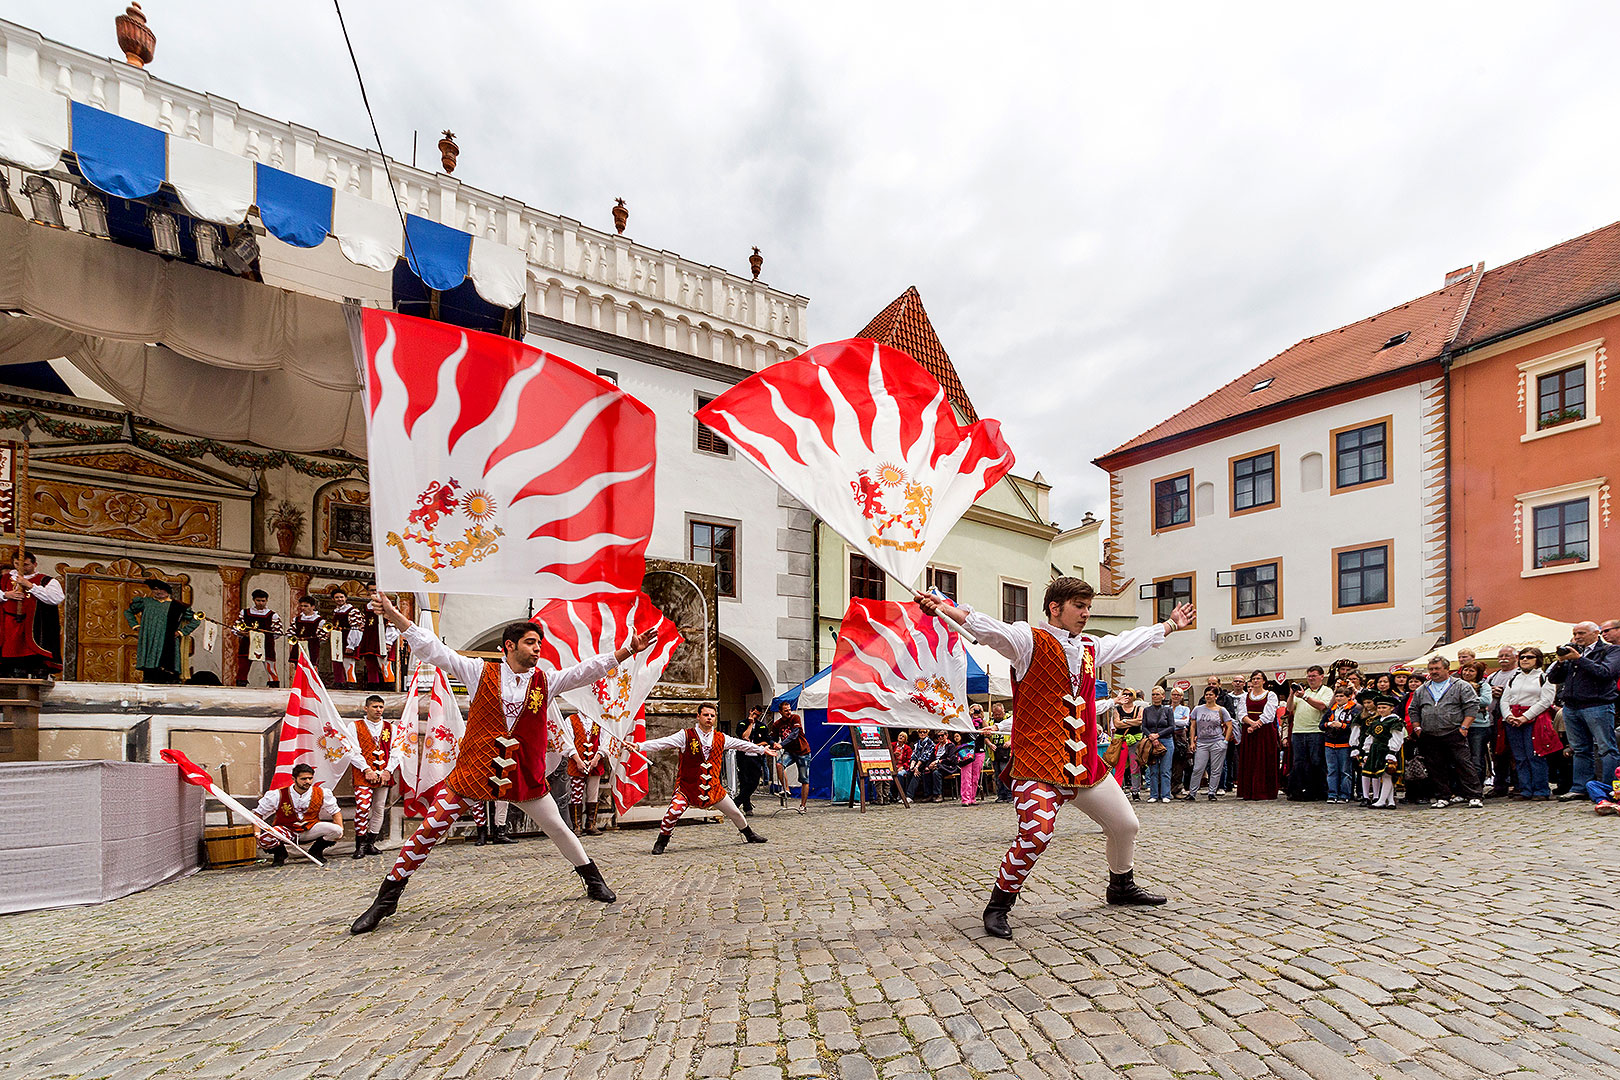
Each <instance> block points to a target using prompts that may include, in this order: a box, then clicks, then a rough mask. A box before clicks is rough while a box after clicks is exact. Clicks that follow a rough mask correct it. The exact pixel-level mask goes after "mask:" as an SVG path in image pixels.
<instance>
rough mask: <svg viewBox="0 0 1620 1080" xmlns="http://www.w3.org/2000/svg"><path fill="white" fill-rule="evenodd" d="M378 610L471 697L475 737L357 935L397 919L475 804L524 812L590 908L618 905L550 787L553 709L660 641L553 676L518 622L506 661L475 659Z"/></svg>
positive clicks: (465, 742)
mask: <svg viewBox="0 0 1620 1080" xmlns="http://www.w3.org/2000/svg"><path fill="white" fill-rule="evenodd" d="M371 603H372V604H373V605H374V606H375V608H376V610H377V612H378V613H379V614H380V615H381V616H382V617H383V618H384V619H386V620H388V623H389V624H390V625H391V626H393V627H394V628H396V629H398V630H400V631H403V632H404V634H405V641H406V642H407V643H408V644H409V645H410V647H411V654H412V655H413V656H415V657H417V658H418V659H420V660H422V661H424V662H425V663H429V664H432V665H434V666H435V667H439V668H442V669H444V671H445V673H446V674H448V675H450V676H453V677H454V678H456V679H459V680H460V681H461V683H462V685H463V686H466V687H468V688H469V689H470V690H471V696H470V698H469V700H468V702H467V730H466V732H465V733H464V734H463V735H462V738H461V746H460V748H459V750H457V752H456V763H455V766H454V767H453V768H452V769H451V770H450V775H449V776H447V777H445V778H444V786H445V789H446V790H445V792H444V794H442V795H440V796H439V797H438V799H436V800H435V801H434V803H433V805H432V806H431V807H430V808H429V809H428V811H427V813H426V815H424V817H423V819H422V824H421V826H420V827H419V828H418V829H417V830H416V832H415V833H413V834H412V835H411V838H410V839H409V840H407V841H406V842H405V846H404V847H402V848H400V851H399V859H398V860H397V861H396V862H395V863H394V868H393V869H392V870H390V871H389V872H388V876H387V877H386V878H385V879H384V880H383V883H382V887H381V888H380V889H378V890H377V899H376V900H375V901H374V902H373V903H372V905H371V907H369V908H367V909H366V910H365V912H364V913H362V914H361V916H360V917H359V918H358V919H356V920H355V921H354V925H353V926H351V927H349V932H350V933H351V934H364V933H368V932H370V931H372V930H375V929H376V928H377V924H378V923H380V922H382V920H383V919H385V918H387V917H388V916H390V915H392V914H393V913H394V909H395V908H396V907H397V906H398V904H399V895H400V893H402V892H404V891H405V883H406V882H407V881H409V880H410V876H411V874H413V873H414V872H415V871H416V869H417V867H419V866H421V865H422V863H423V862H425V861H426V860H427V857H428V853H429V852H431V851H432V850H433V847H434V845H436V844H437V843H438V842H439V841H440V840H443V839H444V836H445V834H446V833H447V832H449V831H450V826H451V825H452V824H453V823H454V822H455V820H456V818H458V817H460V816H461V814H462V813H464V812H467V811H468V810H469V809H470V808H471V806H472V805H473V804H474V803H476V802H479V801H482V800H487V799H501V800H506V801H510V802H513V803H516V804H517V805H518V806H519V807H520V808H521V809H522V810H523V812H524V813H525V814H527V815H528V816H529V819H530V820H532V821H533V822H534V823H535V824H537V825H539V826H540V828H541V829H542V830H544V832H545V834H546V835H547V836H548V837H550V838H551V842H552V843H554V844H556V845H557V850H558V851H560V852H562V854H563V857H564V858H566V859H567V860H568V861H569V862H570V863H571V864H572V865H573V867H574V872H575V873H577V874H579V876H580V877H581V878H582V879H583V880H584V882H585V888H586V895H588V896H589V897H590V898H591V899H592V900H598V901H600V902H602V903H604V904H611V903H613V901H614V900H616V899H618V898H617V897H616V896H614V894H613V890H612V889H610V888H608V885H607V882H606V881H604V880H602V872H601V871H600V870H598V869H597V868H596V864H595V863H593V862H592V861H591V859H590V856H588V855H586V854H585V846H584V845H583V844H581V843H580V842H579V837H577V836H575V835H574V834H573V833H572V832H571V831H569V828H568V825H567V824H566V823H565V822H564V821H563V819H562V814H561V813H559V812H558V810H557V802H556V800H555V799H553V798H552V797H551V792H550V790H549V788H548V786H547V784H546V775H547V773H548V772H549V770H548V769H547V768H546V749H547V747H546V741H547V727H548V724H547V709H548V708H549V707H550V704H551V701H552V699H553V697H554V696H555V695H557V694H561V693H565V692H567V691H569V690H572V689H574V688H575V687H579V686H589V685H590V684H591V683H594V682H595V681H596V680H598V679H603V678H606V677H607V676H608V675H609V674H611V673H612V672H613V671H614V670H615V669H617V668H618V666H619V665H620V664H622V663H624V662H625V661H626V660H628V659H630V657H632V656H634V655H635V654H636V653H638V652H641V651H642V650H643V649H645V648H647V646H649V645H651V644H652V642H653V635H651V634H637V635H636V636H635V637H633V638H631V639H630V643H629V644H628V645H625V646H623V647H621V648H620V649H619V650H618V651H617V652H614V653H612V654H610V655H605V656H595V657H592V658H591V659H589V660H586V661H583V662H581V663H578V664H575V665H574V666H573V667H569V668H564V669H563V670H561V671H553V672H550V673H549V674H548V673H547V672H544V671H541V670H540V668H539V667H538V666H537V665H538V663H539V660H540V645H541V642H542V640H543V638H542V637H541V629H540V627H539V626H537V625H535V624H534V623H532V622H520V623H512V624H511V625H509V626H507V627H506V628H505V629H504V630H502V631H501V659H499V660H475V659H473V658H471V657H467V656H462V655H461V654H460V653H458V652H456V651H455V650H454V649H452V648H450V647H449V646H448V645H446V644H445V643H444V642H442V641H440V640H439V639H438V637H437V635H435V634H434V633H433V631H431V630H429V629H427V628H426V627H422V626H418V625H416V624H415V623H413V622H411V621H410V620H409V619H407V618H406V617H405V616H403V615H401V614H400V613H399V609H398V608H396V607H394V605H393V604H392V603H390V602H389V600H388V597H387V596H385V595H383V593H382V592H380V591H377V590H373V591H372V594H371ZM560 749H563V750H566V749H567V747H566V746H565V747H562V748H560Z"/></svg>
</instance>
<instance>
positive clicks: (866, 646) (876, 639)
mask: <svg viewBox="0 0 1620 1080" xmlns="http://www.w3.org/2000/svg"><path fill="white" fill-rule="evenodd" d="M828 677H829V678H830V679H831V680H832V682H831V684H830V685H829V686H828V687H827V723H829V724H878V725H881V726H883V727H899V728H930V729H933V730H948V731H974V730H976V729H975V728H974V726H973V721H972V720H971V719H969V718H968V696H967V646H966V644H965V643H964V641H963V638H962V635H960V634H958V633H957V632H956V628H955V626H954V625H953V624H952V623H951V622H950V621H948V620H946V619H943V618H940V617H938V616H933V615H925V614H923V610H922V608H920V607H918V606H917V605H916V604H911V603H906V604H899V603H894V602H892V601H885V600H851V601H850V602H849V610H848V611H846V612H844V622H843V625H841V626H840V627H839V628H838V647H837V649H836V651H835V652H834V653H833V663H832V671H831V673H830V674H829V676H828Z"/></svg>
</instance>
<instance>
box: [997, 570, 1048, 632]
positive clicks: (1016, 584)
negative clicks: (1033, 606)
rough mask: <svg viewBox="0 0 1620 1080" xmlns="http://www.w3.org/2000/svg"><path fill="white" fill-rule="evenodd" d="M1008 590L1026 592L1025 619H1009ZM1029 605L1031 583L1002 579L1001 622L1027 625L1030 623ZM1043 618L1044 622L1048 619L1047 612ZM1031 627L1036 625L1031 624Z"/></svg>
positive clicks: (1043, 614)
mask: <svg viewBox="0 0 1620 1080" xmlns="http://www.w3.org/2000/svg"><path fill="white" fill-rule="evenodd" d="M1008 589H1023V590H1024V617H1023V618H1022V619H1009V618H1007V590H1008ZM1029 605H1030V599H1029V582H1027V581H1023V580H1021V579H1019V578H1002V579H1001V621H1002V622H1004V623H1015V622H1026V623H1027V622H1029ZM1041 618H1042V620H1044V619H1045V618H1046V613H1045V612H1042V613H1041ZM1030 625H1031V626H1033V625H1035V624H1034V623H1030Z"/></svg>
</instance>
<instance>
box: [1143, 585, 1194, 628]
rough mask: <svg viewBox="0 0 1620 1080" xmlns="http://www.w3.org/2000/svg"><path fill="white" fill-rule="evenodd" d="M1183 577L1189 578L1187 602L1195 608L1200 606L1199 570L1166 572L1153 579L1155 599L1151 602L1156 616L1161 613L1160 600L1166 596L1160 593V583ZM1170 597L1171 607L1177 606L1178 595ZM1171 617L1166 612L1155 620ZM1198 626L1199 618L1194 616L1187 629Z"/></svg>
mask: <svg viewBox="0 0 1620 1080" xmlns="http://www.w3.org/2000/svg"><path fill="white" fill-rule="evenodd" d="M1181 578H1186V579H1187V590H1188V591H1187V601H1186V602H1187V603H1189V604H1191V605H1192V606H1193V608H1194V609H1195V610H1196V609H1197V607H1198V571H1196V570H1188V571H1187V572H1185V573H1181V574H1166V575H1164V576H1163V577H1156V578H1154V579H1153V581H1152V585H1153V599H1152V601H1151V603H1152V604H1153V614H1154V615H1155V616H1158V614H1159V602H1160V601H1161V600H1163V599H1165V598H1164V597H1161V596H1160V595H1159V585H1160V583H1162V582H1166V581H1178V580H1180V579H1181ZM1169 599H1170V600H1171V607H1172V608H1174V607H1175V603H1174V601H1175V599H1176V595H1175V594H1172V595H1171V596H1170V597H1169ZM1169 617H1170V614H1169V612H1166V613H1165V614H1164V615H1163V616H1162V617H1159V618H1156V619H1155V620H1154V621H1155V622H1163V621H1164V620H1165V619H1168V618H1169ZM1197 626H1198V620H1197V618H1194V619H1193V621H1192V623H1191V625H1189V626H1188V627H1187V629H1189V630H1191V629H1195V628H1196V627H1197Z"/></svg>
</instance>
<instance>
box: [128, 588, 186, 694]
mask: <svg viewBox="0 0 1620 1080" xmlns="http://www.w3.org/2000/svg"><path fill="white" fill-rule="evenodd" d="M145 585H146V587H147V588H148V589H149V590H151V595H150V596H137V597H136V598H135V599H134V600H131V601H130V603H129V607H128V608H126V609H125V610H124V621H125V622H127V623H129V625H130V626H131V627H139V629H140V633H139V635H138V636H137V638H136V641H135V666H136V667H138V668H140V669H141V679H142V681H144V682H149V683H172V682H179V681H180V649H181V640H180V639H181V638H183V637H184V636H185V635H187V634H189V633H191V632H192V631H193V630H195V629H197V627H199V626H201V625H202V620H201V619H199V618H197V615H196V613H195V612H193V611H192V610H191V605H190V604H187V603H185V602H184V601H181V600H179V599H177V598H176V597H175V596H174V594H173V592H172V590H171V588H170V586H169V583H168V582H166V581H159V580H158V579H157V578H147V579H146V581H145Z"/></svg>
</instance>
